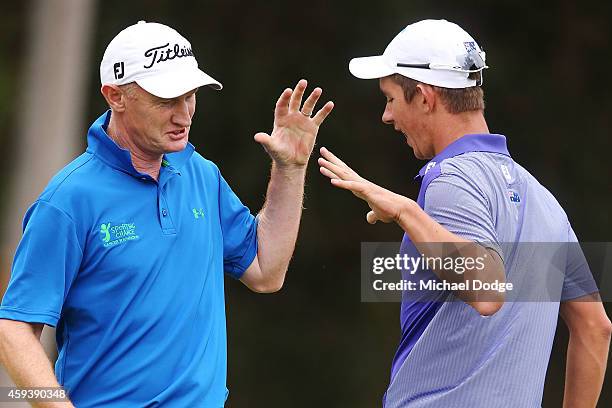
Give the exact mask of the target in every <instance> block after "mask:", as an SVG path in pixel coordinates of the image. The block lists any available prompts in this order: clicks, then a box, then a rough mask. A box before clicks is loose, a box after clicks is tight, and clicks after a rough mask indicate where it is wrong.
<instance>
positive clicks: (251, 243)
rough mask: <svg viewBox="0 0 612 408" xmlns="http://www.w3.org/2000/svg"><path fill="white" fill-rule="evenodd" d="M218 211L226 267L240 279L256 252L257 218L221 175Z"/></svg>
mask: <svg viewBox="0 0 612 408" xmlns="http://www.w3.org/2000/svg"><path fill="white" fill-rule="evenodd" d="M219 214H220V218H221V230H222V232H223V267H224V269H225V272H226V273H227V274H229V275H230V276H232V277H233V278H235V279H240V278H241V277H242V275H243V274H244V271H246V269H247V268H248V267H249V266H250V265H251V263H252V262H253V260H254V259H255V255H257V221H256V219H255V217H254V216H253V215H252V214H251V212H250V211H249V209H248V208H247V207H246V206H244V205H243V204H242V202H240V199H239V198H238V197H237V196H236V194H234V192H233V191H232V189H231V188H230V186H229V185H228V184H227V182H226V181H225V179H224V178H223V176H221V175H219Z"/></svg>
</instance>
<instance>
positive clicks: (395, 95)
mask: <svg viewBox="0 0 612 408" xmlns="http://www.w3.org/2000/svg"><path fill="white" fill-rule="evenodd" d="M379 84H380V90H381V92H382V93H383V94H384V95H385V98H386V100H387V102H386V105H385V111H384V112H383V115H382V121H383V122H384V123H386V124H387V125H393V128H394V129H395V130H396V131H397V132H401V133H402V134H403V135H404V137H405V139H406V143H407V144H408V145H409V146H410V147H412V150H413V151H414V155H415V157H416V158H417V159H421V160H425V159H430V158H432V157H433V156H434V154H433V147H432V146H430V145H431V143H430V142H429V141H428V139H427V137H426V134H427V133H426V132H425V131H424V120H423V119H424V118H423V115H424V113H423V109H422V107H421V106H420V105H419V104H420V102H421V101H422V99H421V98H419V94H418V93H417V95H415V96H414V98H412V101H411V102H406V98H405V97H404V90H403V89H402V87H401V85H399V84H397V83H396V82H394V81H393V80H392V79H391V78H390V77H385V78H381V79H380V82H379Z"/></svg>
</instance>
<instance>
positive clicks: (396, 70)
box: [349, 20, 488, 88]
mask: <svg viewBox="0 0 612 408" xmlns="http://www.w3.org/2000/svg"><path fill="white" fill-rule="evenodd" d="M485 68H488V66H487V65H486V64H485V53H484V51H483V50H482V49H481V48H480V47H479V46H478V44H477V43H476V41H475V40H474V39H473V38H472V37H471V36H470V35H469V34H468V33H467V32H465V30H463V29H462V28H461V27H459V26H458V25H457V24H454V23H451V22H449V21H446V20H423V21H419V22H418V23H414V24H410V25H408V26H407V27H406V28H404V29H403V30H402V31H401V32H400V33H399V34H398V35H396V36H395V38H394V39H393V40H391V42H390V43H389V45H387V48H386V49H385V52H383V54H382V55H377V56H373V57H362V58H353V59H352V60H351V62H350V63H349V70H350V71H351V73H352V74H353V75H354V76H356V77H357V78H361V79H375V78H383V77H386V76H388V75H392V74H400V75H403V76H405V77H408V78H411V79H414V80H416V81H419V82H423V83H426V84H429V85H435V86H440V87H443V88H469V87H472V86H477V85H482V79H481V81H479V82H478V81H477V80H475V79H469V78H468V76H469V75H470V73H472V72H479V71H482V70H483V69H485ZM481 78H482V74H481Z"/></svg>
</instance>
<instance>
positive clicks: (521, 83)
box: [0, 0, 612, 408]
mask: <svg viewBox="0 0 612 408" xmlns="http://www.w3.org/2000/svg"><path fill="white" fill-rule="evenodd" d="M47 1H51V0H47ZM31 7H32V3H31V2H27V1H24V2H9V3H6V4H3V6H2V10H3V12H2V13H0V143H1V146H2V147H3V156H4V157H3V160H0V197H4V198H5V197H6V196H7V194H9V193H8V192H9V186H10V183H11V177H13V176H14V174H13V173H12V169H13V168H14V166H13V163H12V161H11V157H12V152H14V151H16V149H17V146H18V144H19V143H20V140H19V137H18V134H17V133H16V132H15V131H14V129H15V128H16V127H17V126H18V125H19V124H18V123H16V121H17V119H16V118H17V114H18V113H19V111H20V110H23V109H28V106H23V105H20V104H19V103H18V98H17V97H16V96H17V95H18V94H19V91H20V89H21V88H22V87H23V85H24V84H23V58H24V55H25V51H26V50H27V47H28V39H29V34H28V31H27V28H28V25H27V21H28V18H29V15H30V13H31ZM611 17H612V4H611V3H609V2H604V1H596V0H584V1H581V2H574V1H570V0H559V1H541V2H516V1H507V0H500V1H495V2H492V1H488V2H485V1H479V0H476V1H472V2H468V3H465V2H456V1H450V0H443V1H431V0H430V1H424V0H418V1H407V0H403V1H401V0H388V1H385V2H376V3H373V2H371V1H364V0H353V1H321V0H313V1H310V2H306V3H300V2H287V1H279V0H269V1H267V2H264V3H261V2H244V1H236V0H225V1H179V0H174V1H170V0H148V1H144V0H143V1H129V2H126V1H125V0H123V1H119V0H106V1H104V2H100V3H99V4H98V6H97V11H96V17H95V27H93V30H94V32H95V34H94V37H93V45H92V46H93V50H92V51H91V52H92V57H91V61H92V63H91V64H90V66H88V67H84V69H86V70H87V72H88V84H87V89H86V90H85V91H84V92H86V93H87V95H88V96H87V99H86V100H87V107H86V112H87V114H86V117H85V118H75V120H78V121H79V123H82V135H83V137H82V138H81V139H80V143H81V146H82V147H83V148H84V147H85V143H86V140H85V134H86V131H87V128H88V126H89V124H90V123H91V122H92V121H93V120H95V119H96V118H97V117H98V116H99V115H100V114H101V113H102V112H103V111H104V110H105V109H106V106H105V104H104V100H103V98H102V97H101V95H100V93H99V72H98V68H99V61H100V60H101V58H102V54H103V53H104V49H105V47H106V45H107V44H108V42H109V41H110V40H111V39H112V38H113V37H114V35H115V34H116V33H118V32H119V31H120V30H121V29H123V28H125V27H126V26H128V25H131V24H133V23H135V22H136V21H138V20H140V19H144V20H147V21H157V22H161V23H164V24H167V25H170V26H172V27H174V28H176V29H177V30H178V31H179V32H181V33H182V34H183V35H184V36H185V37H187V38H188V39H189V40H190V41H191V43H192V46H193V49H194V52H195V54H196V56H197V57H198V62H199V64H200V67H201V68H203V70H204V71H205V72H207V73H209V74H210V75H212V76H213V77H214V78H216V79H218V80H219V81H221V82H222V83H223V85H224V89H223V91H221V92H215V91H213V90H210V89H201V90H200V91H199V92H198V106H197V112H196V115H195V118H194V123H193V127H192V130H191V142H192V143H193V144H194V145H195V146H196V148H197V149H198V150H199V151H200V152H201V153H202V154H203V155H204V156H205V157H207V158H209V159H211V160H213V161H214V162H215V163H217V164H218V165H219V167H220V169H221V171H222V173H223V174H224V176H225V178H226V179H227V180H228V182H229V183H230V185H231V186H232V187H233V189H234V191H235V192H236V193H237V194H238V195H239V197H241V199H242V200H243V202H244V203H245V204H246V205H247V206H248V207H249V208H251V210H252V211H253V212H257V211H258V209H259V208H261V206H262V204H263V200H264V193H265V188H266V184H267V181H268V174H269V166H270V163H269V159H268V157H267V155H266V154H265V152H264V151H263V150H262V149H261V147H260V146H259V145H258V144H257V143H255V142H254V141H253V139H252V136H253V135H254V134H255V133H256V132H258V131H266V132H267V131H269V130H270V129H271V126H272V119H273V108H274V103H275V101H276V99H277V97H278V95H279V94H280V92H281V91H282V90H283V89H284V88H285V87H293V86H294V85H295V83H296V82H297V81H298V80H299V79H300V78H306V79H308V80H309V83H310V85H309V89H312V87H313V86H320V87H322V88H323V90H324V94H323V97H322V99H323V100H328V99H331V100H333V101H334V102H335V104H336V107H335V109H334V111H333V113H332V115H331V116H330V117H329V118H328V120H327V121H326V123H325V124H324V125H323V127H322V128H321V131H320V132H319V139H318V146H323V145H324V146H327V147H329V148H330V149H332V150H333V151H335V152H337V153H338V154H339V155H340V156H341V157H342V158H343V159H345V161H347V162H348V163H349V164H350V165H351V166H353V167H354V168H355V169H356V170H357V171H359V172H360V173H361V174H362V175H363V176H365V177H367V178H369V179H371V180H373V181H375V182H377V183H378V184H381V185H383V186H385V187H387V188H389V189H391V190H393V191H396V192H398V193H401V194H404V195H407V196H408V197H412V198H416V195H417V193H418V186H417V185H415V184H414V183H413V182H412V178H413V176H414V174H416V172H417V171H418V169H419V168H420V167H421V166H422V165H423V164H424V163H423V162H419V161H418V160H416V159H415V158H414V156H413V155H412V151H411V149H410V148H409V147H408V146H407V145H406V144H405V142H404V139H403V137H402V136H401V135H399V134H397V133H395V132H394V131H393V129H392V128H391V127H388V126H385V125H383V124H382V122H381V120H380V117H381V115H382V111H383V108H384V98H383V96H382V95H381V94H380V92H379V91H378V84H377V81H361V80H358V79H356V78H354V77H352V76H351V75H350V73H349V72H348V61H349V60H350V59H351V58H353V57H357V56H366V55H376V54H380V53H382V51H383V50H384V48H385V46H386V44H387V43H388V42H389V41H390V40H391V39H392V38H393V36H394V35H395V34H396V33H397V32H399V31H400V30H401V29H402V28H403V27H404V26H405V25H407V24H409V23H412V22H416V21H418V20H421V19H424V18H445V19H448V20H450V21H453V22H456V23H458V24H459V25H461V26H462V27H463V28H465V29H466V30H467V31H468V32H470V34H472V36H473V37H474V38H475V39H476V40H477V41H478V42H479V43H480V44H481V45H482V46H483V48H484V49H485V50H486V51H487V63H488V65H489V66H490V67H491V68H490V69H489V70H487V71H486V72H485V83H484V89H485V97H486V101H487V109H486V118H487V121H488V124H489V128H490V129H491V131H492V132H495V133H502V134H505V135H506V136H507V137H508V143H509V149H510V151H511V153H512V155H513V157H514V159H515V160H517V161H518V162H519V163H521V164H522V165H523V166H524V167H526V168H527V169H529V170H530V172H531V173H532V174H533V175H535V176H536V177H537V178H538V179H539V181H540V182H541V183H542V184H544V185H545V186H547V187H548V189H549V190H550V191H551V192H552V193H553V194H554V195H555V196H556V198H557V199H558V200H559V202H560V203H561V205H562V206H563V207H564V209H565V210H566V212H567V214H568V216H569V218H570V220H571V222H572V224H573V227H574V230H575V231H576V233H577V235H578V237H579V238H580V240H581V241H610V232H609V231H610V230H611V228H612V225H611V220H610V198H611V188H610V175H611V173H612V172H611V170H610V169H611V166H610V162H609V159H608V152H609V151H610V150H611V148H612V146H611V141H610V140H611V137H610V129H611V126H610V125H611V123H610V122H611V120H612V119H611V118H612V116H611V112H612V109H611V108H612V103H611V102H610V97H609V94H610V91H611V86H610V85H611V84H610V74H609V72H608V71H609V70H610V61H612V55H611V54H612V51H611V48H610V46H609V44H610V40H611V39H612V33H611V25H610V23H609V22H610V19H611ZM606 61H607V62H606ZM48 80H49V81H53V78H48ZM40 143H43V144H44V143H45V135H44V134H41V135H40ZM39 159H40V160H44V157H41V158H39ZM314 159H315V158H313V160H312V161H311V163H310V169H309V175H308V178H307V187H306V201H305V207H306V209H305V211H304V216H303V220H302V227H301V232H300V237H299V240H298V244H297V248H296V252H295V256H294V259H293V261H292V264H291V267H290V270H289V273H288V276H287V280H286V284H285V287H284V288H283V290H282V291H281V292H280V293H278V294H274V295H257V294H254V293H251V292H249V291H248V290H247V289H246V288H244V287H243V286H242V285H241V284H240V283H239V282H235V281H232V280H231V279H228V280H226V297H227V302H226V303H227V326H228V350H229V356H228V364H229V366H228V387H229V388H230V398H229V400H228V407H230V408H231V407H245V406H248V407H260V406H261V407H314V406H325V407H373V406H380V400H381V397H382V394H383V392H384V391H385V388H386V385H387V384H388V379H389V372H390V364H391V359H392V357H393V354H394V352H395V348H396V347H397V344H398V341H399V335H400V331H399V305H398V304H367V303H361V301H360V286H359V261H360V258H359V254H360V252H359V251H360V243H361V242H362V241H398V240H399V239H400V238H401V231H400V230H399V229H398V228H397V227H396V226H394V225H379V224H377V225H374V226H371V225H368V224H367V223H366V222H365V214H366V212H367V207H366V205H365V204H364V203H362V202H361V201H359V200H358V199H356V198H355V197H353V196H352V195H351V194H350V193H347V192H344V191H339V190H336V189H334V188H332V187H331V186H330V185H329V182H328V181H327V180H326V178H324V177H322V176H320V174H319V173H318V166H317V165H316V160H314ZM6 206H7V200H6V199H3V200H0V211H2V212H1V213H0V214H6V213H7V211H8V210H9V209H8V208H6ZM5 225H6V220H4V219H3V218H0V228H2V231H3V234H2V235H4V234H5V233H8V232H7V231H6V230H5ZM6 261H7V260H3V262H6ZM8 261H10V260H8ZM608 309H609V308H608ZM566 344H567V333H566V330H565V328H564V325H563V323H560V324H559V330H558V332H557V338H556V340H555V344H554V349H553V353H552V356H551V361H550V365H549V370H548V374H547V381H546V387H545V398H544V402H543V406H544V407H556V406H560V405H561V402H560V401H561V398H562V390H563V378H564V375H563V372H564V366H565V362H564V354H565V350H566ZM608 377H610V375H608ZM610 401H612V384H610V380H608V381H607V382H606V383H605V384H604V392H603V394H602V398H601V403H600V405H601V406H607V405H606V404H609V403H610Z"/></svg>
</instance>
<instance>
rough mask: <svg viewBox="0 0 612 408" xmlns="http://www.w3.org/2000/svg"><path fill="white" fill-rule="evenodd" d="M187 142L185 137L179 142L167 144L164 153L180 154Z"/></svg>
mask: <svg viewBox="0 0 612 408" xmlns="http://www.w3.org/2000/svg"><path fill="white" fill-rule="evenodd" d="M187 142H188V139H187V137H185V138H183V139H181V140H174V141H172V142H171V143H168V145H167V146H166V153H174V152H180V151H181V150H183V149H185V147H187Z"/></svg>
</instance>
